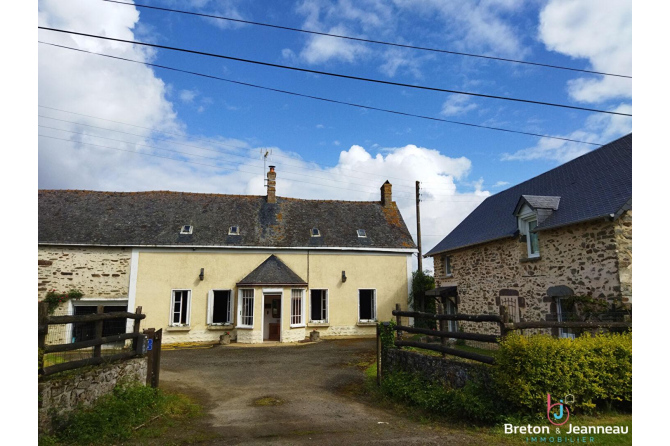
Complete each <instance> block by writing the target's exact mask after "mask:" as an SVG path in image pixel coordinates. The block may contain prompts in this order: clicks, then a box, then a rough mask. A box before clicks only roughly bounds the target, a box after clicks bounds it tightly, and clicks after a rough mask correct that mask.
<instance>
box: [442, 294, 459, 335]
mask: <svg viewBox="0 0 670 446" xmlns="http://www.w3.org/2000/svg"><path fill="white" fill-rule="evenodd" d="M457 312H458V307H457V306H456V304H455V303H453V302H452V301H451V300H450V299H447V303H446V305H445V306H444V314H456V313H457ZM447 331H452V332H454V331H458V321H447Z"/></svg>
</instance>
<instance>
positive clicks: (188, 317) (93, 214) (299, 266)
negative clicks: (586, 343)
mask: <svg viewBox="0 0 670 446" xmlns="http://www.w3.org/2000/svg"><path fill="white" fill-rule="evenodd" d="M275 182H276V172H275V171H274V168H273V167H271V169H270V172H268V193H267V196H242V195H221V194H196V193H177V192H164V191H162V192H136V193H126V192H94V191H71V190H42V191H40V192H39V246H38V277H39V279H38V280H39V281H38V298H43V297H44V296H45V294H46V292H47V291H48V290H50V289H56V290H58V291H61V292H64V291H67V290H69V289H72V288H76V289H79V290H81V291H82V292H83V293H84V298H83V299H81V300H78V301H70V302H68V304H67V305H63V308H62V310H67V311H70V312H75V313H77V312H78V313H85V312H90V311H91V310H92V309H93V310H94V309H95V306H96V305H105V306H106V307H109V308H110V309H111V310H113V309H115V308H116V309H122V310H125V309H126V308H127V309H128V310H130V311H133V310H134V308H135V307H136V306H142V307H143V312H144V313H146V315H147V317H146V319H145V320H143V321H142V328H148V327H154V328H156V329H159V328H163V329H164V335H163V342H166V343H170V342H186V341H188V342H191V341H214V340H218V339H219V336H220V335H221V334H223V333H224V332H229V333H230V334H231V336H232V338H233V339H237V341H238V342H246V343H258V342H263V341H268V340H276V341H281V342H291V341H300V340H303V339H305V337H306V336H307V335H308V333H309V332H310V331H312V330H318V331H319V332H320V334H321V336H322V337H329V336H372V335H374V333H375V321H376V320H377V319H378V318H385V319H388V318H390V317H391V310H392V309H393V307H394V305H395V303H397V302H407V298H408V295H409V287H410V279H411V256H412V254H414V253H415V252H416V246H415V244H414V242H413V240H412V237H411V235H410V233H409V231H408V229H407V226H406V225H405V222H404V221H403V219H402V216H401V215H400V212H399V210H398V207H397V206H396V204H395V202H394V201H393V199H392V186H391V184H390V183H389V182H388V181H387V182H386V183H384V185H382V187H381V194H380V201H369V202H355V201H329V200H302V199H294V198H282V197H278V196H277V195H276V183H275ZM72 330H73V331H72V333H71V336H70V337H72V338H76V336H77V335H76V331H77V327H72Z"/></svg>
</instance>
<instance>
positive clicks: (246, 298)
mask: <svg viewBox="0 0 670 446" xmlns="http://www.w3.org/2000/svg"><path fill="white" fill-rule="evenodd" d="M239 299H240V301H239V303H238V308H239V309H240V318H239V321H238V322H239V324H238V327H244V328H254V290H252V289H243V290H240V297H239Z"/></svg>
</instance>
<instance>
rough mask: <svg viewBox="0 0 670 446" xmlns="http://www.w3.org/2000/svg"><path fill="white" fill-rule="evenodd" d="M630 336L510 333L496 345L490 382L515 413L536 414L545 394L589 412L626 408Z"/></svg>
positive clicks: (629, 397)
mask: <svg viewBox="0 0 670 446" xmlns="http://www.w3.org/2000/svg"><path fill="white" fill-rule="evenodd" d="M632 357H633V341H632V334H631V333H630V332H629V333H624V334H605V335H597V336H595V337H591V336H588V335H584V336H581V337H579V338H576V339H574V340H572V339H565V338H563V339H557V338H552V337H550V336H546V335H538V336H532V337H523V336H520V335H518V334H510V335H509V336H508V337H507V338H506V339H505V340H503V341H502V342H501V344H500V352H499V355H498V357H497V363H496V366H495V367H494V369H493V371H494V373H493V379H494V381H495V385H496V388H497V391H498V393H499V394H500V397H501V398H503V399H504V400H505V401H506V402H507V403H508V404H509V405H510V406H511V407H513V408H514V409H515V410H516V411H517V412H520V413H523V414H528V415H531V414H538V413H539V414H541V413H546V410H547V394H548V393H549V394H551V395H552V397H553V399H556V400H558V399H561V398H563V397H564V396H565V395H568V394H572V395H573V396H574V398H575V400H574V403H573V404H570V408H571V409H573V410H574V409H577V410H579V411H583V412H584V413H593V412H595V411H596V410H597V409H608V410H609V409H612V407H613V406H614V405H616V406H618V407H619V408H623V409H628V408H629V407H630V403H631V401H632V375H633V370H632Z"/></svg>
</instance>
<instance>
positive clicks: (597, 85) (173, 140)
mask: <svg viewBox="0 0 670 446" xmlns="http://www.w3.org/2000/svg"><path fill="white" fill-rule="evenodd" d="M121 1H125V0H121ZM129 3H132V2H129ZM138 3H141V4H145V5H151V6H159V7H165V8H175V9H182V10H188V11H192V12H198V13H204V14H210V15H218V16H225V17H229V18H237V19H242V20H247V21H256V22H264V23H270V24H275V25H280V26H286V27H294V28H302V29H308V30H313V31H319V32H325V33H331V34H340V35H346V36H352V37H358V38H365V39H370V40H379V41H387V42H394V43H401V44H405V45H413V46H421V47H429V48H437V49H445V50H449V51H457V52H467V53H473V54H480V55H486V56H494V57H502V58H509V59H517V60H523V61H531V62H539V63H543V64H551V65H559V66H566V67H572V68H578V69H585V70H592V71H599V72H607V73H614V74H621V75H631V74H632V65H631V64H632V5H631V2H630V1H619V0H611V1H608V2H607V3H606V5H607V6H606V7H605V6H604V3H603V2H600V1H584V0H546V1H539V0H538V1H517V0H482V1H467V2H455V1H454V2H447V1H440V0H426V1H422V2H416V1H409V0H386V1H385V0H359V1H353V0H333V1H328V0H300V1H283V2H274V1H254V2H249V1H236V0H197V1H191V2H177V1H173V0H160V1H158V0H144V1H143V2H138ZM38 8H39V15H38V23H39V25H40V26H46V27H52V28H60V29H66V30H72V31H77V32H83V33H90V34H96V35H103V36H108V37H115V38H121V39H126V40H136V41H142V42H149V43H154V44H158V45H164V46H173V47H179V48H187V49H193V50H198V51H203V52H210V53H216V54H222V55H226V56H232V57H238V58H245V59H252V60H257V61H263V62H268V63H272V64H280V65H286V66H291V67H300V68H306V69H310V70H317V71H324V72H332V73H338V74H346V75H352V76H358V77H366V78H374V79H379V80H383V81H390V82H396V83H403V84H408V85H420V86H430V87H437V88H441V89H449V90H458V91H467V92H474V93H481V94H487V95H496V96H504V97H512V98H522V99H530V100H534V101H542V102H552V103H560V104H567V105H572V106H578V107H585V108H592V109H600V110H607V111H616V112H621V113H632V80H631V79H629V78H621V77H613V76H603V75H597V74H588V73H583V72H576V71H568V70H558V69H550V68H546V67H538V66H531V65H524V64H516V63H510V62H502V61H494V60H488V59H482V58H473V57H464V56H459V55H453V54H444V53H437V52H429V51H421V50H416V49H408V48H398V47H392V46H386V45H379V44H373V43H363V42H357V41H352V40H345V39H339V38H335V37H328V36H318V35H311V34H305V33H298V32H293V31H287V30H280V29H272V28H267V27H259V26H254V25H250V24H242V23H239V22H238V23H236V22H231V21H225V20H217V19H212V18H203V17H197V16H192V15H184V14H177V13H174V12H165V11H157V10H151V9H146V8H141V7H137V6H133V5H130V6H129V5H120V4H114V3H109V2H104V1H102V0H58V1H53V0H50V1H46V0H45V1H40V2H39V6H38ZM38 38H39V40H40V41H42V42H48V43H54V44H58V45H64V46H69V47H73V48H78V49H82V50H86V51H91V52H96V53H104V54H108V55H113V56H117V57H123V58H127V59H133V60H136V61H139V62H148V63H153V64H160V65H164V66H169V67H173V68H178V69H182V70H188V71H192V72H197V73H202V74H206V75H211V76H216V77H220V78H224V79H228V80H230V81H236V82H245V83H249V84H254V85H258V86H263V87H269V88H274V89H281V90H286V91H291V92H295V93H300V94H304V95H312V96H317V97H321V98H326V99H332V100H337V101H344V102H349V103H356V104H362V105H365V106H370V107H376V108H383V109H388V110H394V111H399V112H404V113H410V114H418V115H423V116H430V117H434V118H439V119H446V120H452V121H459V122H464V123H470V124H476V125H481V126H489V127H499V128H505V129H510V130H517V131H522V132H530V133H536V134H542V135H549V136H557V137H563V138H569V139H575V140H579V141H585V142H590V143H596V144H604V143H607V142H609V141H612V140H614V139H616V138H618V137H620V136H623V135H625V134H627V133H629V132H631V128H632V118H631V117H627V116H619V115H612V114H605V113H596V112H587V111H581V110H572V109H566V108H558V107H549V106H542V105H537V104H526V103H519V102H511V101H503V100H496V99H489V98H478V97H473V96H467V95H459V94H450V93H444V92H437V91H425V90H420V89H416V88H411V87H401V86H393V85H380V84H375V83H369V82H361V81H356V80H351V79H342V78H336V77H331V76H326V75H322V74H313V73H301V72H296V71H290V70H284V69H280V68H274V67H267V66H259V65H254V64H247V63H242V62H237V61H231V60H224V59H219V58H209V57H203V56H199V55H193V54H185V53H181V52H175V51H170V50H166V49H155V48H150V47H145V46H139V45H131V44H127V43H121V42H110V41H103V40H99V39H94V38H90V37H84V36H72V35H68V34H62V33H55V32H52V31H46V30H39V31H38ZM38 87H39V90H38V103H39V107H38V111H39V116H40V117H39V118H38V124H39V127H38V133H39V135H41V136H39V137H38V151H39V154H38V187H39V188H41V189H89V190H107V191H143V190H172V191H187V192H207V193H223V194H252V195H264V194H265V189H264V177H265V171H266V168H265V167H264V160H263V155H264V154H266V153H267V157H268V159H267V160H266V161H267V165H270V164H272V165H276V166H277V195H278V196H284V197H297V198H310V199H337V200H379V195H380V192H379V187H380V186H381V185H382V183H383V182H384V181H385V180H389V181H390V182H391V183H392V184H393V195H394V199H395V201H396V202H397V204H398V206H399V208H400V210H401V213H402V215H403V218H404V220H405V222H406V223H407V225H408V227H409V229H410V232H412V233H413V234H414V235H415V234H416V216H415V192H414V188H415V181H420V182H421V200H422V202H421V222H422V234H423V237H422V244H423V249H424V252H427V251H428V250H429V249H431V248H432V247H433V246H435V245H436V244H437V243H438V242H439V241H440V240H441V239H442V238H444V236H446V235H447V234H448V233H449V232H450V231H451V230H452V229H453V228H454V227H455V226H456V225H457V224H458V223H459V222H460V221H462V220H463V218H465V216H467V215H468V214H469V213H470V212H471V211H472V210H473V209H474V208H475V207H476V206H477V205H478V204H479V203H480V202H481V201H482V200H483V199H485V198H486V197H487V196H490V195H492V194H495V193H497V192H500V191H502V190H504V189H506V188H508V187H511V186H513V185H515V184H518V183H520V182H522V181H525V180H527V179H529V178H532V177H534V176H536V175H538V174H540V173H543V172H545V171H547V170H549V169H552V168H554V167H556V166H558V165H560V164H562V163H564V162H566V161H569V160H570V159H573V158H575V157H577V156H580V155H582V154H584V153H587V152H588V151H590V150H593V149H595V148H597V145H589V144H583V143H574V142H565V141H561V140H556V139H549V138H541V137H536V136H528V135H521V134H514V133H509V132H501V131H494V130H489V129H482V128H475V127H471V126H464V125H457V124H453V123H446V122H437V121H432V120H426V119H419V118H416V117H408V116H400V115H396V114H390V113H385V112H380V111H374V110H369V109H368V110H366V109H361V108H356V107H351V106H345V105H341V104H335V103H328V102H324V101H318V100H314V99H308V98H304V97H297V96H292V95H287V94H283V93H278V92H273V91H267V90H262V89H258V88H253V87H250V86H245V85H240V84H235V83H231V82H225V81H220V80H214V79H210V78H204V77H201V76H195V75H191V74H186V73H180V72H175V71H170V70H166V69H161V68H156V67H150V66H147V65H144V64H142V63H130V62H126V61H121V60H115V59H110V58H105V57H101V56H98V55H92V54H87V53H82V52H77V51H72V50H68V49H63V48H59V47H54V46H49V45H45V44H38ZM415 264H416V261H415ZM424 268H426V269H429V270H430V269H432V262H430V261H429V260H428V261H425V262H424Z"/></svg>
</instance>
